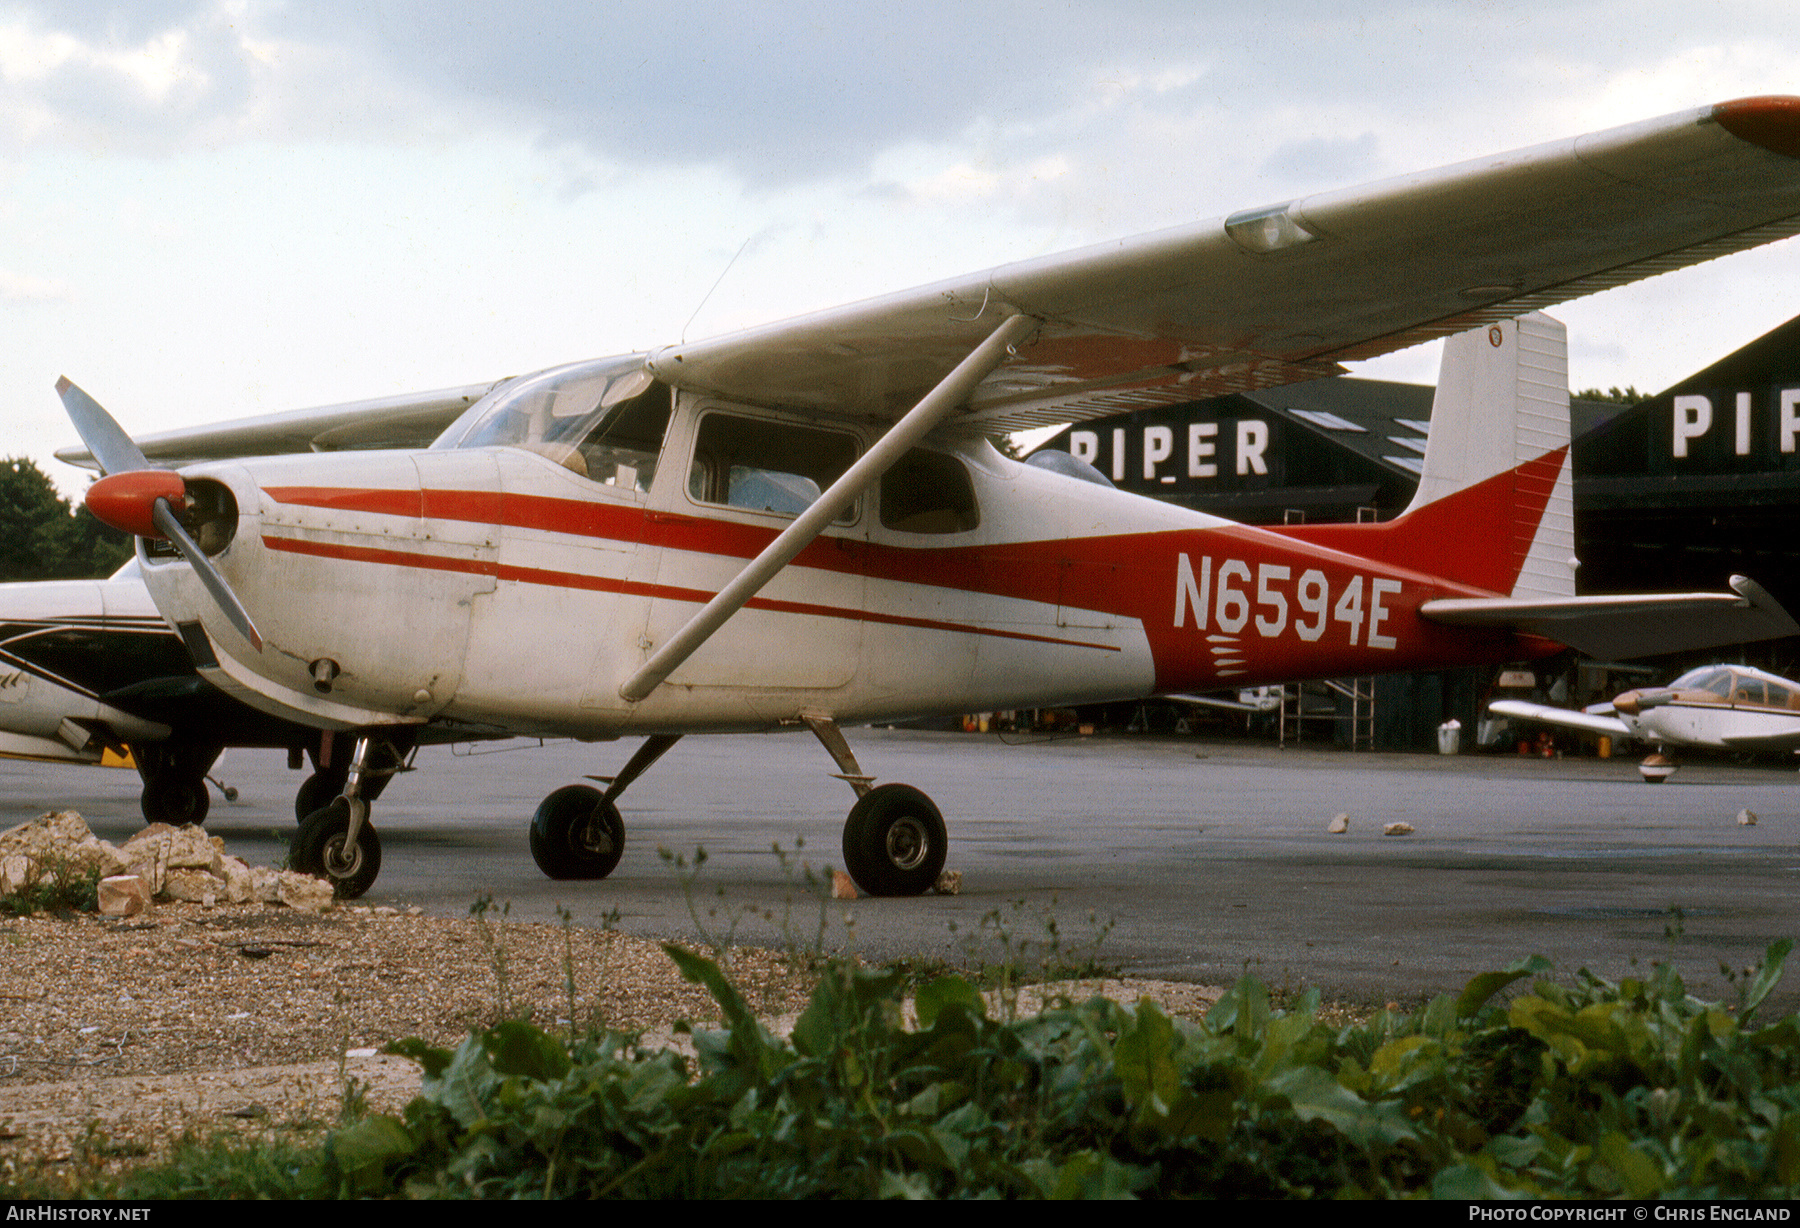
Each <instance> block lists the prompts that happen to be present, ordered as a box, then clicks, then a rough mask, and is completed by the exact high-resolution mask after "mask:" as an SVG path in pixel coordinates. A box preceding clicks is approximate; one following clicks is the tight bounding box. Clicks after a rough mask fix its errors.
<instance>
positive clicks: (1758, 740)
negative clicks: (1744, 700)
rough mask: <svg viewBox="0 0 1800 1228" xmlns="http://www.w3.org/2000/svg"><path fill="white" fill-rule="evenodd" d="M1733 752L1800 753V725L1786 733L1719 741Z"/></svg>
mask: <svg viewBox="0 0 1800 1228" xmlns="http://www.w3.org/2000/svg"><path fill="white" fill-rule="evenodd" d="M1719 741H1721V742H1723V743H1725V745H1726V746H1729V747H1730V748H1731V749H1732V750H1754V751H1782V750H1791V751H1800V723H1796V725H1795V727H1794V728H1793V729H1790V730H1788V731H1787V732H1785V733H1753V734H1740V735H1734V736H1726V737H1722V738H1720V739H1719Z"/></svg>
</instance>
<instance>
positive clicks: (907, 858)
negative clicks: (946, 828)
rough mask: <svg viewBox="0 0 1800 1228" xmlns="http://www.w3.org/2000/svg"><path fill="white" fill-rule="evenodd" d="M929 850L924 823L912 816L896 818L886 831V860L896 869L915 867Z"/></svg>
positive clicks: (929, 840)
mask: <svg viewBox="0 0 1800 1228" xmlns="http://www.w3.org/2000/svg"><path fill="white" fill-rule="evenodd" d="M930 852H931V837H930V836H928V835H927V834H926V832H925V825H924V824H923V823H921V822H919V820H917V819H914V818H910V817H909V818H902V819H896V820H895V821H894V825H893V826H892V827H890V828H888V831H887V855H888V860H889V861H890V862H892V863H893V864H894V868H895V869H897V870H913V869H917V868H918V867H919V866H920V865H921V864H923V863H924V861H925V857H926V855H927V854H929V853H930Z"/></svg>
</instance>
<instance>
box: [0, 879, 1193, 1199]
mask: <svg viewBox="0 0 1800 1228" xmlns="http://www.w3.org/2000/svg"><path fill="white" fill-rule="evenodd" d="M730 972H731V975H732V977H733V980H734V981H735V983H736V984H737V985H738V987H739V988H740V990H742V991H743V992H744V994H745V997H746V998H747V999H748V1000H749V1002H750V1003H751V1005H752V1006H753V1007H754V1008H755V1009H757V1010H758V1012H759V1013H761V1014H763V1015H765V1016H767V1017H769V1018H771V1019H777V1020H779V1019H780V1017H782V1016H784V1015H791V1014H792V1013H794V1012H796V1011H798V1009H799V1008H800V1007H801V1006H802V1005H804V1000H805V995H806V992H807V990H808V983H807V977H806V975H805V973H804V971H802V970H797V969H795V968H794V967H792V966H791V965H790V963H789V961H787V960H786V959H785V958H783V957H780V956H777V955H774V954H771V953H769V952H764V951H755V950H746V949H740V950H736V951H733V952H731V953H730ZM1076 992H1078V993H1080V994H1081V995H1082V996H1087V995H1091V994H1092V993H1095V992H1104V993H1107V994H1109V995H1110V996H1112V997H1115V998H1127V999H1133V998H1136V997H1137V996H1139V995H1141V994H1144V993H1149V994H1150V995H1151V996H1154V997H1156V998H1158V999H1159V1000H1161V1001H1163V1002H1164V1003H1165V1005H1167V1006H1169V1007H1170V1009H1173V1010H1177V1011H1180V1012H1184V1013H1194V1012H1197V1011H1200V1010H1203V1009H1204V1008H1205V1006H1206V1005H1207V1003H1209V1002H1210V1001H1211V1000H1212V999H1213V998H1214V997H1216V991H1209V990H1206V989H1203V988H1201V987H1198V986H1192V985H1178V984H1172V983H1143V982H1138V983H1132V984H1123V983H1117V982H1104V983H1088V984H1084V985H1082V986H1081V987H1080V988H1079V989H1078V990H1077V991H1076ZM571 1005H572V1007H573V1010H572V1012H571ZM1020 1009H1027V1010H1028V1009H1033V1004H1032V1003H1030V1002H1029V1001H1021V1003H1020ZM521 1012H526V1013H528V1014H529V1016H530V1017H531V1018H532V1019H534V1020H536V1021H538V1022H539V1023H540V1024H545V1025H548V1026H553V1027H556V1028H558V1029H561V1028H567V1027H568V1026H569V1025H570V1019H571V1014H572V1015H573V1019H574V1023H575V1025H576V1026H577V1027H586V1026H588V1025H589V1024H595V1023H598V1024H603V1025H605V1026H609V1027H614V1028H619V1029H624V1030H629V1031H641V1032H644V1033H646V1041H647V1042H648V1043H652V1044H655V1043H665V1042H666V1039H667V1037H668V1036H669V1029H670V1028H671V1027H672V1025H673V1024H674V1023H675V1022H676V1021H677V1020H681V1019H688V1020H692V1021H695V1022H696V1023H698V1022H703V1021H711V1020H715V1019H716V1018H717V1010H716V1007H715V1006H714V1004H713V1002H712V999H711V997H710V996H709V995H708V994H707V993H706V992H705V991H704V990H702V989H700V988H699V987H697V986H694V985H690V984H688V983H687V982H685V981H683V980H682V979H681V978H680V976H679V974H677V973H676V971H675V968H674V965H673V964H672V963H671V961H670V960H669V959H668V958H667V956H665V955H664V954H663V952H662V951H661V949H660V948H659V946H658V945H657V944H656V943H654V942H649V941H645V940H642V939H636V938H629V937H626V936H624V935H621V934H616V933H610V932H605V931H594V930H588V929H578V928H574V927H570V928H568V929H566V930H565V929H563V928H562V927H559V926H554V925H541V924H520V923H508V922H506V921H504V920H500V919H495V918H493V917H491V916H490V917H485V918H473V917H471V918H462V919H444V918H439V917H427V916H423V915H419V914H418V913H416V912H414V913H412V914H403V913H400V912H397V911H396V910H394V909H386V908H380V909H368V908H348V909H342V908H340V909H334V910H331V911H329V912H326V913H322V914H313V913H304V912H298V911H295V910H293V909H288V908H284V907H280V906H275V905H243V906H236V907H215V908H207V907H203V906H201V905H198V904H172V905H161V906H158V907H157V908H156V909H155V910H154V911H153V912H151V913H150V914H147V915H146V916H144V917H139V918H133V919H131V920H123V921H121V920H112V919H106V918H100V917H95V916H92V915H86V914H73V915H69V916H65V917H62V918H57V917H51V916H44V915H38V916H32V917H26V918H13V919H8V920H4V921H0V1178H5V1177H7V1176H9V1175H12V1174H27V1173H28V1174H30V1175H31V1176H33V1177H36V1178H49V1179H51V1180H56V1179H58V1178H59V1177H65V1178H74V1177H76V1176H79V1175H80V1174H82V1173H84V1172H90V1171H94V1170H97V1169H106V1168H115V1167H117V1166H119V1165H123V1164H131V1163H138V1162H141V1161H142V1160H143V1159H145V1158H147V1157H154V1156H156V1155H159V1154H161V1153H163V1152H164V1151H165V1150H166V1148H167V1146H168V1145H169V1144H170V1143H171V1142H172V1141H173V1140H175V1139H177V1138H180V1137H182V1136H183V1135H191V1136H209V1135H212V1134H216V1133H218V1132H219V1131H221V1130H226V1131H231V1132H235V1133H240V1134H246V1135H264V1136H268V1135H275V1136H280V1137H288V1138H311V1137H316V1136H317V1135H318V1133H319V1132H320V1131H321V1130H322V1129H324V1128H325V1127H327V1126H329V1125H330V1124H332V1123H333V1122H335V1121H336V1120H337V1118H338V1114H339V1109H340V1105H341V1103H342V1100H343V1095H344V1091H345V1088H346V1087H350V1088H353V1089H354V1091H355V1093H356V1094H357V1095H359V1096H361V1097H363V1098H364V1099H365V1100H366V1101H367V1103H368V1104H369V1105H370V1106H371V1107H373V1108H375V1109H377V1110H382V1111H396V1110H398V1109H399V1108H400V1106H402V1105H404V1104H405V1102H406V1101H407V1100H408V1099H409V1098H410V1097H411V1096H412V1095H413V1094H414V1093H415V1092H416V1091H417V1090H418V1074H417V1070H416V1068H415V1067H414V1066H413V1065H412V1064H411V1063H410V1062H407V1061H405V1060H403V1059H400V1058H393V1057H386V1056H383V1055H381V1054H380V1053H379V1052H378V1051H379V1049H380V1048H381V1047H382V1046H383V1045H385V1044H386V1043H387V1042H388V1041H391V1040H394V1039H397V1038H402V1037H408V1036H419V1037H424V1038H426V1039H428V1040H431V1041H433V1042H435V1043H438V1044H442V1045H446V1046H453V1045H455V1044H456V1043H457V1042H458V1041H460V1040H461V1039H462V1037H463V1036H465V1035H466V1034H467V1032H468V1030H469V1029H470V1028H471V1027H475V1026H481V1025H484V1024H488V1023H491V1022H493V1021H495V1020H496V1019H498V1018H500V1017H501V1016H502V1015H504V1014H509V1013H510V1014H518V1013H521ZM776 1026H778V1027H779V1026H781V1025H780V1024H779V1023H777V1025H776ZM790 1026H791V1023H790Z"/></svg>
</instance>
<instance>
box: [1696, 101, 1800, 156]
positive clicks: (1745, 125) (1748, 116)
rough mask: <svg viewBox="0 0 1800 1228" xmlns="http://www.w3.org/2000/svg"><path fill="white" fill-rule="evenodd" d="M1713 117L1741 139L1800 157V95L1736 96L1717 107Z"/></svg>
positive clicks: (1713, 110) (1770, 149)
mask: <svg viewBox="0 0 1800 1228" xmlns="http://www.w3.org/2000/svg"><path fill="white" fill-rule="evenodd" d="M1712 117H1713V119H1715V120H1716V121H1718V124H1719V126H1720V127H1721V128H1723V129H1725V131H1727V132H1729V133H1731V135H1732V136H1735V137H1737V138H1738V139H1739V140H1740V141H1748V142H1750V143H1751V144H1752V145H1760V146H1761V147H1762V148H1764V149H1767V150H1769V151H1770V152H1771V153H1778V154H1781V155H1783V156H1784V157H1789V158H1800V98H1795V97H1793V96H1792V95H1788V94H1763V95H1760V96H1758V97H1755V98H1734V99H1733V100H1731V101H1730V102H1721V103H1719V104H1718V105H1717V106H1715V107H1713V109H1712Z"/></svg>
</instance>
